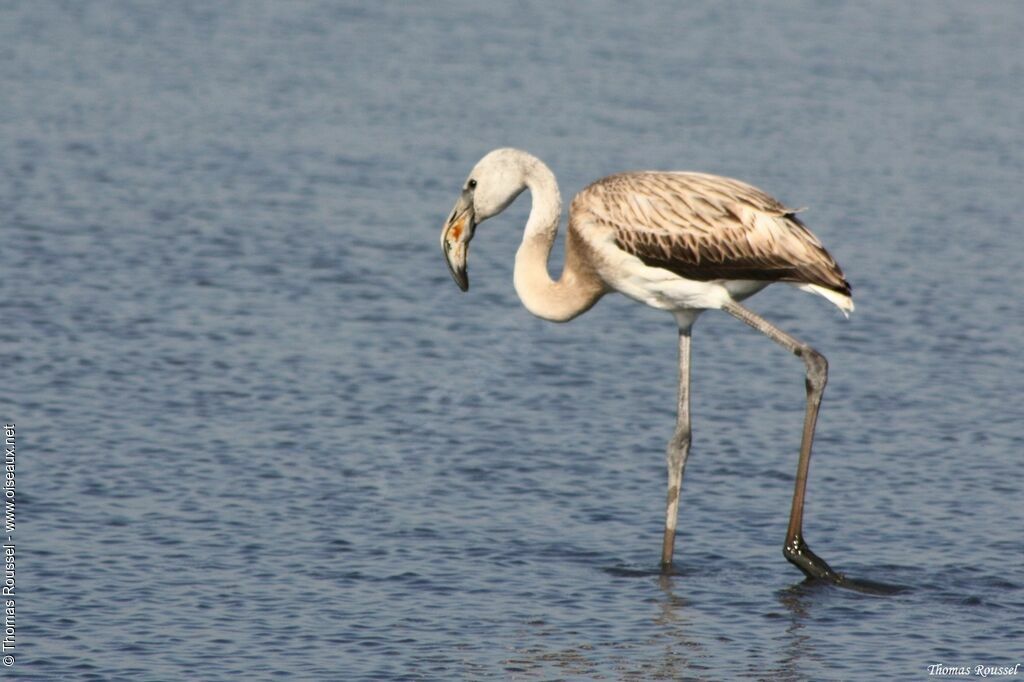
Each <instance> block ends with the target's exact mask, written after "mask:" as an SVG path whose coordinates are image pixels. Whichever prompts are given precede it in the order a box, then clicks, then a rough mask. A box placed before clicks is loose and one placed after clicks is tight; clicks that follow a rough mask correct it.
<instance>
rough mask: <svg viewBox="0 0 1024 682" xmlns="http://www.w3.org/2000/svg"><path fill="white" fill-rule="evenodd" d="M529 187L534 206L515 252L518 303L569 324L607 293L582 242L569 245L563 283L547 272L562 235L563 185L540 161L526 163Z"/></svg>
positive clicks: (569, 241) (572, 240) (535, 312)
mask: <svg viewBox="0 0 1024 682" xmlns="http://www.w3.org/2000/svg"><path fill="white" fill-rule="evenodd" d="M524 175H525V183H526V186H527V187H528V188H529V189H530V196H531V198H532V200H533V207H532V208H531V209H530V218H529V219H528V220H527V221H526V230H525V231H524V232H523V242H522V244H520V245H519V250H518V251H517V252H516V267H515V274H514V280H515V287H516V293H517V294H518V295H519V300H521V301H522V302H523V305H524V306H526V309H527V310H529V311H530V312H531V313H533V314H534V315H536V316H537V317H540V318H543V319H545V320H551V321H552V322H567V321H569V320H571V319H572V318H574V317H576V316H577V315H579V314H581V313H583V312H586V311H587V310H588V309H590V307H591V306H593V305H594V303H596V302H597V299H599V298H600V297H601V295H602V294H603V293H604V285H603V284H602V283H601V280H600V279H599V278H598V277H597V275H596V274H595V273H594V271H593V268H592V267H591V265H590V263H589V262H588V260H587V259H586V258H584V257H583V254H582V253H581V252H580V247H579V244H578V243H577V239H574V238H573V235H570V236H569V239H568V240H566V245H565V267H564V268H563V269H562V275H561V277H559V279H558V281H555V280H553V279H551V275H550V274H549V273H548V258H549V257H550V255H551V247H552V246H553V245H554V243H555V236H556V235H557V234H558V223H559V220H560V218H561V214H562V196H561V194H559V192H558V182H557V181H556V180H555V174H554V173H552V172H551V169H550V168H548V167H547V166H546V165H544V163H543V162H542V161H540V159H537V158H533V157H531V158H530V159H529V160H528V161H527V162H526V163H525V174H524Z"/></svg>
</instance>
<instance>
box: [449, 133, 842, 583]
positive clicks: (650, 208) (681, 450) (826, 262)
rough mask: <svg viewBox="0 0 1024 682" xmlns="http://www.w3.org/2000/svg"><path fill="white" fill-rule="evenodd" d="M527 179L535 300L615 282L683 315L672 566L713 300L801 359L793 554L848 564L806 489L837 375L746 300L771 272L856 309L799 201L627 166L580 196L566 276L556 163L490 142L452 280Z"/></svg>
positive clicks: (797, 561)
mask: <svg viewBox="0 0 1024 682" xmlns="http://www.w3.org/2000/svg"><path fill="white" fill-rule="evenodd" d="M525 189H529V190H530V193H531V195H532V200H533V205H532V207H531V210H530V215H529V218H528V220H527V223H526V229H525V230H524V232H523V240H522V243H521V244H520V246H519V249H518V251H517V252H516V257H515V271H514V285H515V290H516V293H517V294H518V296H519V299H520V300H521V301H522V302H523V305H524V306H525V307H526V309H527V310H529V311H530V312H531V313H532V314H534V315H536V316H537V317H540V318H542V319H545V320H550V321H552V322H566V321H568V320H571V319H573V318H574V317H576V316H578V315H580V314H582V313H584V312H586V311H587V310H589V309H590V308H591V307H592V306H593V305H594V304H595V303H597V301H598V299H600V298H601V297H602V296H603V295H605V294H607V293H610V292H613V291H617V292H619V293H622V294H625V295H626V296H628V297H629V298H632V299H635V300H637V301H640V302H641V303H646V304H647V305H649V306H651V307H653V308H657V309H660V310H667V311H669V312H671V313H672V314H673V315H674V316H675V320H676V323H677V324H678V327H679V337H678V351H679V393H678V404H677V408H678V409H677V419H676V426H675V431H674V433H673V435H672V438H671V439H670V440H669V443H668V448H667V462H668V495H667V499H666V509H665V532H664V537H663V539H662V551H661V571H662V572H663V573H671V571H672V557H673V552H674V547H675V535H676V522H677V519H678V513H679V494H680V487H681V485H682V480H683V471H684V469H685V466H686V460H687V457H688V455H689V452H690V333H691V330H692V327H693V323H694V322H695V321H696V319H697V317H698V316H700V314H701V313H703V312H704V311H706V310H724V311H725V312H727V313H729V314H730V315H732V316H733V317H735V318H737V319H738V320H740V321H742V322H744V323H746V324H747V325H749V326H751V327H753V328H754V329H756V330H757V331H759V332H761V333H762V334H764V335H765V336H767V337H768V338H770V339H772V340H773V341H775V342H776V343H777V344H779V345H780V346H782V347H783V348H785V349H786V350H788V351H789V352H791V353H793V354H794V355H796V356H797V357H799V358H800V359H801V360H803V363H804V369H805V374H806V388H807V402H806V412H805V416H804V426H803V436H802V440H801V444H800V458H799V462H798V465H797V473H796V482H795V487H794V491H793V502H792V508H791V510H790V517H789V526H788V527H787V530H786V539H785V543H784V544H783V554H784V556H785V557H786V559H787V560H788V561H790V562H791V563H792V564H794V565H795V566H797V567H798V568H799V569H800V570H801V571H803V572H804V574H806V575H807V576H808V577H809V578H815V579H823V580H829V581H832V582H836V583H839V582H842V580H843V576H842V575H841V574H840V573H838V572H836V571H834V570H833V569H832V568H831V567H830V566H829V565H828V563H826V562H825V561H824V560H823V559H821V558H820V557H818V556H817V555H816V554H814V552H812V551H811V549H810V548H809V547H808V545H807V543H806V542H805V540H804V536H803V511H804V497H805V494H806V489H807V473H808V469H809V466H810V460H811V445H812V442H813V440H814V428H815V423H816V421H817V417H818V409H819V407H820V405H821V398H822V393H823V391H824V389H825V383H826V381H827V379H828V362H827V361H826V359H825V357H824V356H823V355H822V354H821V353H819V352H818V351H816V350H815V349H814V348H812V347H811V346H809V345H807V344H806V343H804V342H802V341H800V340H798V339H796V338H794V337H793V336H790V335H789V334H787V333H786V332H784V331H782V330H780V329H778V328H777V327H775V326H774V325H772V324H771V323H770V322H768V321H767V320H765V319H764V318H762V317H761V316H759V315H757V314H755V313H754V312H752V311H751V310H749V309H747V308H746V307H744V306H743V305H741V304H740V302H741V301H743V300H744V299H746V298H747V297H749V296H752V295H753V294H755V293H757V292H758V291H760V290H762V289H764V288H765V287H766V286H768V285H769V284H772V283H774V282H786V283H788V284H791V285H793V286H795V287H797V288H798V289H802V290H804V291H807V292H811V293H814V294H818V295H820V296H822V297H824V298H826V299H827V300H829V301H830V302H832V303H833V304H835V305H836V306H837V307H838V308H839V309H840V310H841V311H842V312H843V313H844V314H845V315H847V316H849V313H850V312H851V311H852V310H853V307H854V306H853V299H852V297H851V290H850V285H849V283H848V282H847V281H846V279H845V277H844V275H843V272H842V270H841V269H840V267H839V265H838V264H837V263H836V261H835V259H834V258H833V257H832V256H831V255H830V254H829V253H828V251H826V250H825V247H824V246H822V244H821V242H820V241H819V240H818V238H817V237H815V236H814V235H813V234H812V233H811V231H810V230H808V229H807V227H806V226H805V225H804V223H803V222H802V221H801V220H800V219H799V218H798V217H797V216H796V211H795V210H793V209H790V208H787V207H786V206H785V205H783V204H782V203H780V202H779V201H777V200H776V199H774V198H772V197H771V196H769V195H768V194H766V193H765V192H763V191H761V190H759V189H757V188H756V187H752V186H751V185H748V184H746V183H744V182H741V181H739V180H734V179H732V178H726V177H721V176H716V175H709V174H706V173H692V172H656V171H642V172H628V173H620V174H617V175H611V176H608V177H605V178H602V179H600V180H597V181H596V182H594V183H592V184H591V185H589V186H588V187H586V188H585V189H583V190H582V191H581V192H580V193H579V194H577V195H576V196H575V198H573V200H572V205H571V206H570V209H569V227H568V235H567V237H566V244H565V266H564V268H563V270H562V274H561V276H560V278H559V279H558V280H557V281H555V280H553V279H552V278H551V276H550V274H549V273H548V258H549V256H550V253H551V248H552V245H553V243H554V240H555V237H556V235H557V233H558V226H559V222H560V219H561V209H562V200H561V195H560V193H559V190H558V183H557V182H556V180H555V175H554V173H552V172H551V169H550V168H548V167H547V166H546V165H545V164H544V163H543V162H542V161H541V160H540V159H538V158H537V157H535V156H533V155H531V154H529V153H527V152H524V151H521V150H518V149H511V148H503V149H495V150H494V151H492V152H490V153H488V154H487V155H486V156H484V157H483V158H482V159H481V160H480V161H479V162H478V163H477V164H476V165H475V166H474V167H473V170H472V171H471V172H470V174H469V176H468V177H467V178H466V181H465V183H464V184H463V185H462V193H461V195H460V196H459V199H458V201H457V202H456V203H455V207H454V209H453V210H452V212H451V215H450V216H449V217H448V220H447V221H446V223H445V225H444V229H443V231H442V233H441V249H442V251H443V252H444V256H445V259H446V261H447V263H448V267H449V269H450V270H451V274H452V277H453V278H454V279H455V283H456V284H457V285H458V286H459V288H460V289H462V290H463V291H466V290H468V288H469V278H468V276H467V271H466V259H467V255H468V252H469V243H470V240H472V239H473V236H474V234H475V232H476V228H477V226H478V225H479V224H480V223H482V222H483V221H484V220H487V219H488V218H491V217H493V216H495V215H497V214H499V213H501V212H502V211H503V210H505V208H507V207H508V206H509V204H511V203H512V201H513V200H514V199H515V198H516V197H517V196H519V194H520V193H521V192H522V191H523V190H525Z"/></svg>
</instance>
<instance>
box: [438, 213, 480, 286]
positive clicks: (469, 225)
mask: <svg viewBox="0 0 1024 682" xmlns="http://www.w3.org/2000/svg"><path fill="white" fill-rule="evenodd" d="M475 230H476V220H475V216H474V212H473V201H472V198H471V197H470V195H468V193H463V194H462V196H461V197H459V200H458V201H457V202H456V203H455V208H454V209H452V214H451V216H449V218H448V222H447V223H446V224H445V226H444V230H442V231H441V251H443V252H444V258H445V261H446V262H447V263H448V269H449V270H450V271H451V273H452V278H453V279H454V280H455V283H456V284H458V285H459V288H460V289H462V290H463V291H466V290H468V289H469V277H468V275H467V274H466V257H467V255H468V254H469V241H470V240H471V239H472V238H473V232H474V231H475Z"/></svg>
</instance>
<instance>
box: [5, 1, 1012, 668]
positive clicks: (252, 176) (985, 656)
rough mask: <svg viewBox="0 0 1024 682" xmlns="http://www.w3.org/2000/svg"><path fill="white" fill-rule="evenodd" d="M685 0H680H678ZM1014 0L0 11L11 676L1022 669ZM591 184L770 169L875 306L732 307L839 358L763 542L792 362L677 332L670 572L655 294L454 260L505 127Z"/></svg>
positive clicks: (790, 394) (511, 227)
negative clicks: (676, 531) (461, 221)
mask: <svg viewBox="0 0 1024 682" xmlns="http://www.w3.org/2000/svg"><path fill="white" fill-rule="evenodd" d="M680 4H681V3H680ZM1022 33H1024V10H1022V8H1021V6H1020V5H1019V4H1015V3H1002V4H995V3H970V4H959V3H882V2H878V3H857V4H853V3H831V2H820V3H801V4H798V3H789V4H787V5H786V6H785V7H780V6H778V5H766V6H763V7H754V6H750V5H749V4H747V3H736V4H729V3H722V4H714V5H711V4H708V5H702V6H697V7H690V8H684V7H678V6H676V4H674V3H672V4H669V3H665V4H660V5H658V6H655V7H651V6H647V5H643V6H623V5H620V4H618V3H611V2H609V3H587V4H576V5H571V6H570V5H562V4H555V5H552V6H547V5H545V4H543V3H504V4H501V5H500V6H499V5H498V4H496V3H493V4H488V3H469V2H467V3H446V4H443V5H440V4H434V3H431V4H428V5H424V6H420V7H414V6H407V5H406V4H405V3H393V4H388V5H380V6H378V5H373V4H370V3H351V4H337V3H329V2H324V3H313V2H289V3H270V2H267V3H261V2H224V3H215V4H214V3H202V2H177V3H159V4H158V3H120V2H96V3H73V2H66V3H56V2H35V3H20V4H17V5H13V4H8V5H6V6H4V7H3V8H0V92H2V101H3V106H2V107H0V243H2V246H0V261H2V272H3V283H2V292H3V310H2V313H0V318H2V320H3V324H2V328H0V343H2V346H0V349H2V366H3V377H4V395H3V398H2V402H0V405H2V406H3V414H2V415H0V418H3V419H6V420H10V421H14V422H16V423H17V426H18V438H19V440H18V445H19V449H18V453H19V455H20V457H19V459H18V464H19V467H18V494H19V497H18V503H19V507H18V509H19V516H18V521H19V524H18V530H17V543H18V544H17V546H18V558H19V559H20V561H19V563H18V568H20V569H21V570H20V571H19V573H18V577H19V578H20V580H19V582H18V591H19V598H18V611H17V617H18V637H19V639H18V644H17V661H16V664H15V667H14V668H13V673H12V670H4V673H5V674H12V675H13V676H14V677H16V678H17V679H25V680H29V679H32V680H48V679H54V680H57V679H60V680H64V679H133V680H142V679H147V680H148V679H152V680H158V679H159V680H179V679H203V680H222V679H223V680H227V679H269V678H274V677H282V678H285V677H290V678H295V679H397V678H402V679H496V678H507V679H645V680H646V679H709V680H715V679H730V678H737V677H749V678H761V679H773V680H774V679H783V680H822V679H835V680H841V679H873V678H876V677H886V678H888V677H892V678H898V679H918V678H924V677H927V666H928V665H931V664H938V663H942V664H945V665H950V666H955V665H970V666H974V665H1004V664H1008V665H1013V664H1014V663H1019V662H1024V659H1022V657H1024V648H1022V646H1021V642H1022V641H1024V568H1022V561H1021V552H1022V531H1021V529H1022V528H1024V511H1022V505H1021V504H1020V499H1021V452H1022V450H1024V427H1022V425H1021V418H1022V416H1024V415H1022V412H1021V409H1020V397H1021V390H1022V387H1024V382H1022V379H1024V372H1022V365H1021V360H1020V358H1021V352H1020V343H1021V338H1024V316H1022V315H1021V294H1022V293H1024V291H1022V289H1024V286H1022V284H1021V282H1020V279H1019V277H1017V272H1018V270H1019V267H1020V263H1021V260H1022V257H1024V246H1022V242H1021V239H1020V216H1021V215H1022V214H1024V210H1022V209H1024V205H1022V203H1024V202H1022V193H1021V177H1022V170H1024V169H1022V160H1021V154H1020V152H1021V149H1022V148H1024V146H1022V134H1021V130H1022V129H1024V126H1022V123H1024V120H1022V118H1021V112H1022V111H1024V96H1022V94H1021V92H1022V91H1021V87H1020V86H1021V79H1022V77H1024V52H1022V51H1021V49H1020V35H1021V34H1022ZM501 145H515V146H520V147H523V148H526V149H529V150H530V151H532V152H534V153H536V154H537V155H539V156H541V157H542V158H544V159H545V160H546V161H547V162H548V163H549V164H550V165H551V167H552V168H553V169H554V170H555V172H556V173H557V174H558V176H559V180H560V182H561V184H562V188H563V193H564V194H565V196H566V197H569V196H571V195H572V193H574V192H575V191H577V190H578V189H580V188H581V187H583V186H584V185H585V184H587V183H588V182H590V181H591V180H593V179H595V178H597V177H600V176H602V175H605V174H608V173H611V172H615V171H619V170H624V169H629V168H675V169H693V170H704V171H710V172H717V173H722V174H727V175H732V176H736V177H740V178H743V179H745V180H747V181H750V182H753V183H754V184H756V185H759V186H761V187H763V188H765V189H766V190H768V191H770V192H772V193H773V194H775V195H777V196H778V197H779V198H780V199H782V200H783V201H785V202H786V203H788V204H790V205H798V206H802V205H807V206H809V207H810V208H809V209H808V210H807V212H806V213H805V214H804V217H805V220H806V221H807V223H808V224H809V225H810V226H811V228H812V229H813V230H815V232H816V233H817V234H818V235H819V236H820V237H821V238H822V239H823V240H824V242H825V243H826V245H827V246H828V247H829V249H830V250H831V251H832V252H833V253H834V254H835V255H836V257H837V259H838V260H839V261H840V263H841V264H842V265H843V267H844V269H845V270H846V272H847V274H848V276H849V278H850V280H851V282H852V283H853V286H854V290H855V295H856V300H857V306H858V308H857V312H856V313H855V315H854V316H853V317H852V318H851V319H850V320H849V321H844V320H843V319H842V316H841V315H839V314H838V312H837V311H835V310H834V309H832V308H831V307H830V306H829V304H828V303H826V302H824V301H823V300H821V299H818V298H816V297H810V296H807V295H804V294H801V293H799V292H796V291H795V290H792V289H789V288H780V289H778V290H775V289H771V290H769V291H766V292H764V293H763V294H760V295H759V296H758V297H756V298H755V299H752V300H751V301H750V305H751V307H753V308H754V309H755V310H757V311H759V312H762V313H763V314H765V315H766V316H767V317H769V318H770V319H772V320H773V321H775V322H776V323H778V324H779V325H780V326H781V327H783V328H785V329H787V330H788V331H790V332H791V333H793V334H795V335H797V336H799V337H801V338H804V339H806V340H807V341H809V342H811V343H812V344H814V345H815V346H817V347H818V348H819V349H820V350H821V351H822V352H824V353H825V354H826V355H827V356H828V358H829V360H830V362H831V368H832V380H831V383H830V385H829V389H828V392H827V394H826V399H825V403H824V407H823V412H822V418H821V422H820V425H819V439H818V441H817V447H816V456H815V461H814V466H813V467H812V469H811V481H810V486H809V502H808V510H807V514H808V516H807V521H806V524H805V528H806V532H807V537H808V539H809V542H810V543H811V546H812V547H813V548H814V549H815V550H816V551H817V552H818V553H819V554H821V555H822V556H823V557H825V558H826V559H828V561H829V562H830V563H831V564H832V565H833V566H834V567H836V568H837V569H839V570H841V571H844V572H846V573H847V574H848V575H850V576H852V577H856V578H859V579H864V580H872V581H876V582H879V583H884V584H886V585H892V586H901V587H902V588H904V589H903V590H902V591H900V592H898V593H896V594H891V595H886V596H877V595H867V594H862V593H858V592H853V591H849V590H841V589H836V588H831V587H827V586H820V585H814V584H805V583H803V582H802V579H801V578H802V577H801V575H800V573H799V572H798V571H797V570H796V569H794V568H793V567H791V566H790V565H788V564H787V563H786V562H785V561H784V559H783V558H782V555H781V551H780V550H781V544H782V539H783V536H784V534H785V526H786V520H787V514H788V505H789V497H790V494H791V481H792V476H793V472H794V470H795V467H796V452H797V446H798V442H799V432H800V422H801V418H802V400H803V380H802V376H801V367H800V365H799V363H798V362H797V361H796V360H794V359H793V358H791V357H788V356H787V355H786V354H785V353H784V352H782V351H781V350H779V349H778V348H776V347H775V346H774V345H773V344H771V343H770V342H768V341H767V340H766V339H763V338H760V337H758V336H757V335H756V334H754V333H753V332H751V331H749V330H747V329H746V328H745V327H744V326H743V325H741V324H738V323H737V322H735V321H734V320H732V319H731V318H729V317H728V316H725V315H721V314H711V315H706V316H705V317H704V318H702V319H701V320H700V322H699V323H698V325H697V327H696V329H695V337H694V363H695V368H694V394H693V401H694V403H693V410H694V429H695V432H694V434H695V435H694V438H695V440H694V446H693V454H692V457H691V460H690V464H689V466H688V468H687V478H686V483H685V486H684V493H683V505H682V515H681V522H680V524H681V531H680V537H679V544H678V568H679V571H678V574H677V575H675V576H672V577H670V578H661V577H659V576H658V574H657V561H658V557H659V554H658V553H659V548H660V539H661V524H662V522H663V504H664V487H665V483H664V477H665V474H664V462H663V451H664V444H665V441H666V440H667V438H668V435H669V434H670V432H671V429H672V423H673V413H672V410H673V405H674V392H675V385H674V381H675V379H674V377H675V357H674V348H675V329H674V324H673V321H672V319H671V317H669V316H667V315H665V314H664V313H659V312H657V311H653V310H649V309H646V308H644V307H642V306H639V305H637V304H635V303H633V302H631V301H628V300H626V299H624V298H621V297H608V298H606V299H605V300H603V301H602V302H601V303H600V304H599V305H598V306H597V307H596V308H595V309H594V310H592V311H591V312H589V313H588V314H587V315H585V316H584V317H582V318H580V319H579V320H576V321H574V322H573V323H571V324H569V325H563V326H559V325H551V324H548V323H544V322H541V321H539V320H536V319H534V318H532V317H530V316H529V314H528V313H526V311H525V310H524V309H523V308H522V306H521V305H520V304H519V302H518V300H517V299H516V297H515V294H514V292H513V289H512V286H511V269H512V256H513V253H514V249H515V245H516V243H517V241H518V239H519V234H520V230H521V226H522V225H523V223H524V222H525V217H526V214H527V211H528V206H529V200H528V197H526V196H524V197H522V198H521V199H520V200H519V202H518V203H517V204H515V205H514V206H513V207H512V208H511V209H510V210H509V211H508V212H507V214H506V215H505V216H502V217H501V218H499V219H495V220H494V221H491V222H489V223H487V224H486V225H484V226H483V227H482V228H481V229H480V230H479V234H478V236H477V239H476V241H475V242H474V246H473V253H472V254H471V256H472V257H471V263H470V275H471V278H472V282H473V288H472V290H471V291H470V292H469V293H468V294H466V295H463V294H461V293H460V292H459V291H458V290H457V289H456V287H455V286H454V284H453V283H452V282H451V279H450V277H449V275H448V272H447V270H446V268H445V266H444V263H443V261H442V258H441V254H440V253H439V250H438V248H437V235H438V232H439V229H440V226H441V221H442V220H443V219H444V217H445V216H446V214H447V212H448V211H449V210H450V208H451V205H452V203H453V202H454V200H455V198H456V195H457V191H458V188H459V186H460V183H461V182H462V181H463V179H464V178H465V174H466V172H467V171H468V170H469V168H470V167H471V166H472V165H473V163H475V162H476V160H477V159H478V158H479V157H480V156H481V155H482V154H483V153H485V152H486V151H487V150H488V149H490V148H492V147H496V146H501Z"/></svg>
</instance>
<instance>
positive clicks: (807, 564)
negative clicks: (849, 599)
mask: <svg viewBox="0 0 1024 682" xmlns="http://www.w3.org/2000/svg"><path fill="white" fill-rule="evenodd" d="M782 553H783V555H785V557H786V560H787V561H789V563H791V564H793V565H794V566H796V567H797V568H799V569H800V570H801V571H803V572H804V575H806V576H807V577H808V578H812V579H814V580H827V581H828V582H830V583H835V584H836V585H840V584H842V583H843V581H844V580H846V578H844V577H843V574H842V573H839V572H837V571H833V570H832V567H831V566H829V565H828V564H827V563H825V560H824V559H822V558H821V557H819V556H818V555H817V554H815V553H814V552H812V551H811V548H810V547H808V546H807V543H806V542H804V539H803V538H802V537H799V536H797V537H796V538H794V539H792V540H789V541H787V542H786V544H785V545H784V546H783V547H782Z"/></svg>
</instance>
